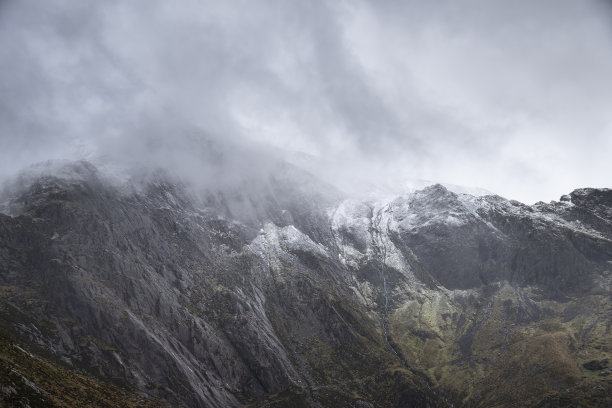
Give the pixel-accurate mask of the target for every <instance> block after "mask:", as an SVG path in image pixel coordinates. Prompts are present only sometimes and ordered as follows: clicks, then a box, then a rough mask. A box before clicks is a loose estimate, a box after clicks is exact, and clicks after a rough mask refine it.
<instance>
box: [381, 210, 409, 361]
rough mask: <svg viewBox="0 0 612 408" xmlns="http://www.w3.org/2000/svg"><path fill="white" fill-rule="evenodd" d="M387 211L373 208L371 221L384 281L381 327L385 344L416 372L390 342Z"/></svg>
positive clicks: (399, 359)
mask: <svg viewBox="0 0 612 408" xmlns="http://www.w3.org/2000/svg"><path fill="white" fill-rule="evenodd" d="M385 211H389V208H388V206H387V208H386V209H385V208H384V207H383V208H381V209H380V210H378V211H375V209H374V208H373V209H372V221H371V224H372V235H371V239H372V247H373V248H374V258H375V259H376V261H377V262H378V265H379V267H378V269H379V271H380V276H381V280H382V294H383V300H384V301H383V311H382V316H381V319H380V320H381V326H382V330H383V337H384V339H385V343H386V344H387V346H388V347H389V349H390V350H391V351H392V352H393V354H395V357H397V359H398V361H399V362H400V363H401V364H402V366H404V368H406V369H408V370H410V371H414V370H412V368H411V367H410V366H408V364H407V363H406V361H405V360H404V359H403V358H402V357H401V355H400V353H399V352H398V351H397V349H396V347H395V345H394V344H393V343H392V342H391V341H390V340H389V329H388V322H387V320H388V319H387V318H388V315H389V288H388V285H387V273H386V272H387V271H386V262H387V245H386V244H385V240H384V237H383V233H382V231H381V225H380V224H381V222H382V216H383V212H385Z"/></svg>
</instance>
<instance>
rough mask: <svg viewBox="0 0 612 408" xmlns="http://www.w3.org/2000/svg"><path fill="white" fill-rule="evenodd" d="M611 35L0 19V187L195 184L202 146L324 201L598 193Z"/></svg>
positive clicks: (454, 8) (337, 14)
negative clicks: (132, 174) (354, 193)
mask: <svg viewBox="0 0 612 408" xmlns="http://www.w3.org/2000/svg"><path fill="white" fill-rule="evenodd" d="M611 19H612V13H611V10H610V7H609V6H608V5H606V3H605V2H598V1H590V2H589V1H584V2H575V1H571V0H560V1H559V0H555V1H553V0H547V1H541V2H530V1H514V2H502V1H482V0H467V1H465V2H456V1H441V2H436V3H435V4H433V3H432V4H424V3H423V2H416V1H408V2H395V1H388V2H374V1H357V2H325V1H320V2H318V1H317V2H298V3H296V2H283V1H263V2H257V3H253V2H248V1H231V2H208V1H195V0H184V1H181V2H165V1H161V0H149V1H133V2H120V1H107V2H94V1H76V0H49V1H45V2H40V1H34V0H21V1H17V0H13V1H11V0H8V1H6V0H5V1H4V2H0V66H1V69H0V174H2V175H3V176H7V175H9V174H13V173H15V172H16V171H19V170H20V169H21V168H23V167H25V166H27V165H29V164H32V163H36V162H39V161H43V160H47V159H53V158H66V159H79V158H83V157H85V158H108V160H110V161H117V162H122V163H130V164H132V165H134V166H140V165H143V166H144V165H156V166H161V167H168V168H181V169H183V170H184V172H193V173H195V172H201V171H202V169H201V168H199V167H198V166H200V164H201V163H199V161H200V159H201V158H202V157H207V156H206V154H204V153H202V154H201V153H200V152H199V151H198V149H194V147H193V146H194V143H195V144H197V145H198V146H201V149H208V148H209V147H207V146H210V145H208V144H207V143H209V142H211V141H212V142H214V143H215V144H217V145H219V144H220V145H224V146H229V147H228V149H229V150H230V151H234V150H232V149H235V147H236V146H243V150H244V151H247V150H251V149H255V151H256V153H255V154H250V155H248V156H249V160H247V161H248V162H249V164H248V165H241V163H244V162H245V160H243V159H242V158H241V159H238V160H235V161H232V162H230V165H229V167H225V168H224V172H225V171H230V172H231V173H232V175H231V176H232V177H239V176H240V175H241V174H242V173H243V172H249V171H251V170H252V169H253V168H255V167H259V166H262V165H264V164H265V163H267V162H268V160H269V157H268V156H267V154H268V153H269V154H271V155H276V156H278V155H280V156H285V157H287V158H288V159H290V160H293V161H295V162H299V163H301V164H302V165H304V166H306V167H309V168H311V169H312V170H313V171H316V172H318V173H319V174H320V175H321V176H324V177H325V178H326V180H330V181H333V182H335V183H336V184H337V185H338V186H340V187H341V188H348V186H349V184H351V186H354V185H355V184H357V185H361V186H368V188H370V187H371V186H372V185H374V184H377V183H381V184H393V183H396V184H401V183H403V181H404V180H407V179H426V180H432V181H441V182H448V183H454V184H460V185H471V186H480V187H484V188H486V189H488V190H490V191H494V192H496V193H498V194H501V195H504V196H507V197H509V198H516V199H520V200H522V201H527V202H533V201H536V200H550V199H556V198H557V197H558V196H559V195H561V194H562V193H564V192H567V191H569V190H571V189H573V188H576V187H581V186H606V185H607V186H610V184H612V180H611V176H610V175H611V174H612V161H611V160H609V157H608V156H609V154H610V152H612V120H611V119H610V115H609V112H611V111H612V93H611V92H609V91H608V90H607V88H608V87H607V81H608V77H609V72H612V31H611V29H610V27H612V25H611V24H610V22H611ZM244 146H249V147H248V148H246V147H244ZM254 146H257V147H254ZM261 156H265V157H264V158H261V159H260V160H259V161H258V159H257V157H261ZM203 168H206V165H205V166H204V167H203ZM228 169H230V170H228ZM206 171H208V172H214V171H213V170H212V169H210V168H208V169H206ZM356 178H357V179H359V180H361V181H363V183H354V181H355V179H356Z"/></svg>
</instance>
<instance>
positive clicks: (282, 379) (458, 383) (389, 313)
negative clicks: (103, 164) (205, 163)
mask: <svg viewBox="0 0 612 408" xmlns="http://www.w3.org/2000/svg"><path fill="white" fill-rule="evenodd" d="M68 166H70V168H69V170H70V171H67V172H66V173H64V175H63V176H62V174H60V175H59V177H51V176H43V177H38V178H37V177H34V178H33V179H32V183H31V184H30V185H29V186H27V187H26V188H25V190H21V191H19V189H13V190H12V192H11V195H10V197H11V199H10V200H9V201H8V202H5V205H4V207H3V208H4V211H7V212H10V213H11V215H10V216H9V215H2V214H0V248H1V251H0V260H1V261H2V262H1V263H0V265H2V270H0V278H1V281H0V283H1V286H2V292H1V294H2V295H1V297H0V304H1V305H2V306H3V307H2V309H1V310H2V311H3V317H2V319H1V321H2V324H3V327H4V328H5V330H6V332H7V333H12V336H13V338H15V339H20V340H19V341H21V342H23V344H35V345H37V347H40V348H42V349H44V350H47V351H48V352H49V353H50V355H52V356H54V358H56V359H58V360H62V361H64V362H65V363H66V364H68V365H69V366H71V367H73V368H74V369H75V370H77V371H79V370H80V371H81V372H82V373H85V374H87V375H88V376H94V377H96V378H100V379H102V380H104V381H110V380H113V381H115V382H118V383H120V384H122V386H124V387H128V389H131V390H133V391H134V392H139V393H141V394H142V395H144V396H147V397H149V398H158V399H162V400H166V401H168V402H170V403H178V404H181V405H185V406H203V407H215V406H240V405H243V404H246V405H249V404H250V405H252V406H286V405H287V404H293V405H295V406H300V405H299V404H302V406H315V407H316V406H323V407H327V406H351V404H352V405H356V404H360V405H356V406H363V407H366V406H370V407H383V406H406V407H408V406H475V407H476V406H491V405H498V406H521V405H534V406H535V405H537V404H544V405H540V406H554V405H550V404H555V403H556V404H560V403H561V402H563V401H571V402H572V403H580V404H583V405H585V406H605V404H606V403H608V402H609V397H608V396H606V394H607V395H610V393H609V392H608V391H609V390H610V383H611V380H610V376H609V375H610V374H609V372H608V374H605V373H606V372H607V371H606V369H602V370H599V371H597V373H595V372H593V373H591V370H589V369H587V368H584V367H583V364H586V363H588V362H589V361H591V360H592V361H605V360H606V359H607V358H609V355H610V352H611V351H610V347H611V344H610V343H611V340H610V338H611V336H610V326H611V321H610V311H611V305H612V302H610V289H611V287H612V275H611V273H610V268H611V265H612V217H611V214H612V190H609V189H577V190H574V191H573V192H572V193H570V194H569V201H567V198H565V199H563V200H561V201H559V202H552V203H548V204H545V203H537V204H535V205H533V206H527V205H524V204H521V203H518V202H515V201H508V200H505V199H503V198H501V197H499V196H484V197H473V196H469V195H466V194H456V193H453V192H451V191H449V190H448V189H446V188H445V187H443V186H441V185H434V186H430V187H427V188H425V189H423V190H419V191H417V192H414V193H410V194H406V195H403V196H400V197H396V198H394V199H391V200H386V201H383V202H375V201H368V200H365V201H364V200H357V199H355V198H346V197H343V195H342V194H340V193H338V192H336V191H335V190H334V189H333V188H330V187H326V186H325V184H322V183H320V182H319V181H318V180H316V179H315V178H313V177H311V176H308V175H306V174H304V173H302V172H301V171H300V170H299V169H297V168H295V167H284V168H282V171H280V172H278V173H276V174H272V176H271V177H270V178H268V179H265V180H263V181H261V184H256V183H254V182H253V183H252V185H251V186H250V188H247V189H245V190H243V191H239V190H233V191H216V192H208V193H206V194H199V195H194V194H193V192H192V191H190V190H189V187H188V186H186V185H183V184H181V183H177V182H175V181H169V179H168V176H167V175H164V174H160V175H159V176H156V177H153V178H152V179H147V180H146V181H145V182H143V183H141V184H139V185H138V188H127V189H126V188H118V187H117V186H114V185H113V184H112V183H110V182H109V181H108V180H106V179H105V178H104V176H103V175H100V172H99V171H98V170H97V169H96V167H95V166H94V165H92V164H90V163H86V162H78V163H76V164H70V165H68ZM73 173H74V174H77V175H79V176H78V177H71V176H69V175H70V174H73ZM67 175H68V176H67ZM564 197H565V196H564ZM11 305H13V306H16V307H17V308H18V309H19V310H20V311H21V313H22V314H23V316H25V317H24V318H23V319H22V320H23V321H17V322H16V321H14V319H12V318H9V316H10V313H11V312H10V311H9V310H14V307H13V306H11ZM541 347H544V348H545V349H549V350H554V351H555V354H550V353H549V354H546V353H544V355H540V354H541V353H540V354H538V353H539V352H538V351H537V350H540V348H541ZM602 364H603V363H602ZM513 367H514V368H513ZM602 373H603V374H602ZM599 374H601V375H599ZM525 379H529V380H528V381H527V382H525ZM2 381H3V382H4V381H5V379H2ZM500 384H502V386H501V389H498V388H499V387H500ZM597 387H600V388H601V389H599V388H597ZM567 390H569V391H567ZM0 396H1V395H0ZM289 401H290V402H289ZM547 401H548V402H547ZM555 401H557V402H555ZM559 401H561V402H559ZM275 404H276V405H275ZM546 404H549V405H546Z"/></svg>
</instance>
